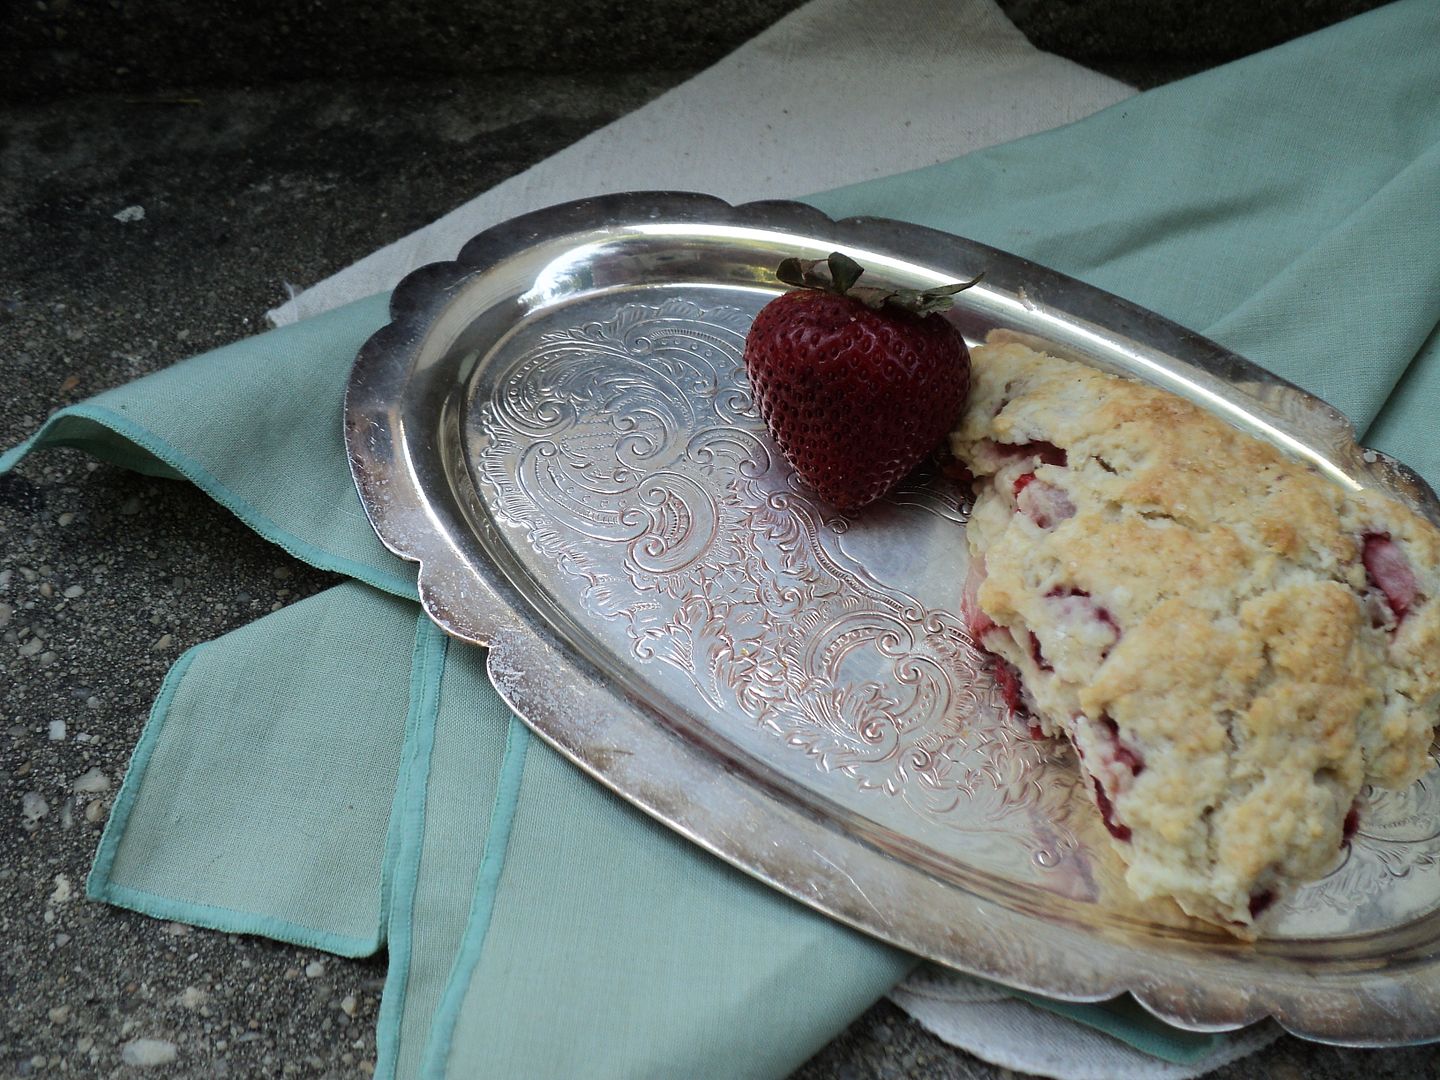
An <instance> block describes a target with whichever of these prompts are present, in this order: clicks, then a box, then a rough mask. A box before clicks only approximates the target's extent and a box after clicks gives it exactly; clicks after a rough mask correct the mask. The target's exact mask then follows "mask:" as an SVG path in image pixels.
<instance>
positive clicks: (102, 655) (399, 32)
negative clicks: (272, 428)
mask: <svg viewBox="0 0 1440 1080" xmlns="http://www.w3.org/2000/svg"><path fill="white" fill-rule="evenodd" d="M796 6H798V4H797V3H796V2H795V0H748V2H737V3H731V4H727V5H713V6H707V7H701V6H698V5H693V4H668V5H667V4H663V3H660V2H658V0H657V2H655V3H652V4H636V5H612V4H601V3H596V2H571V3H556V4H554V5H552V6H550V7H548V8H547V9H546V12H547V15H546V17H545V19H544V20H535V19H533V18H531V19H522V18H520V17H519V16H517V15H516V14H515V12H516V11H517V10H518V9H517V7H516V6H515V5H508V6H505V5H499V4H494V3H480V4H472V5H466V6H465V8H466V10H465V12H464V13H457V10H456V9H455V7H454V6H450V7H445V8H442V7H441V6H440V5H430V4H425V3H419V4H414V5H406V6H403V7H402V6H398V5H389V6H383V7H381V8H378V9H374V10H373V11H372V12H371V13H370V14H368V15H366V14H364V12H363V11H362V9H364V10H370V9H367V8H366V6H365V5H349V4H343V5H342V4H340V3H338V2H335V0H327V2H318V0H317V2H312V3H309V4H304V5H286V6H284V8H283V11H282V10H281V9H278V8H275V7H261V6H260V5H245V4H236V3H217V4H211V5H194V4H179V3H170V2H161V0H156V2H154V3H149V4H142V3H132V2H121V0H109V2H108V3H80V2H78V0H76V2H73V3H66V2H65V0H46V2H44V3H33V4H31V3H25V4H12V5H4V6H3V7H4V10H3V11H0V65H3V69H4V70H6V71H7V76H6V78H5V81H4V83H3V84H0V96H3V97H4V98H6V99H8V100H9V103H8V104H0V252H3V258H0V444H3V445H6V446H8V445H10V444H12V443H14V442H17V441H19V440H20V439H21V438H23V437H24V436H25V435H27V434H28V433H29V432H31V431H32V430H33V429H34V428H35V427H36V426H37V425H38V424H39V423H40V422H41V421H42V420H43V419H44V417H45V416H46V415H47V414H48V413H49V412H50V411H52V410H53V409H55V408H57V407H59V406H61V405H63V404H66V403H67V402H71V401H76V400H79V399H82V398H84V397H87V396H89V395H91V394H94V393H96V392H98V391H99V390H102V389H104V388H106V387H108V386H113V385H116V384H118V383H121V382H125V381H128V380H130V379H133V378H135V377H137V376H139V375H141V374H144V373H145V372H148V371H152V370H155V369H156V368H159V367H162V366H165V365H167V364H170V363H173V362H174V361H176V360H179V359H181V358H183V357H185V356H187V355H190V354H193V353H196V352H199V351H203V350H204V349H207V348H210V347H213V346H215V345H219V344H223V343H225V342H228V341H233V340H235V339H237V338H239V337H242V336H245V335H248V334H251V333H254V332H257V331H259V330H260V329H262V328H263V327H262V324H261V313H262V312H263V311H265V310H266V309H267V308H269V307H272V306H274V305H275V304H276V303H278V302H280V301H281V300H283V299H284V297H285V295H286V290H287V288H288V287H290V286H292V285H296V286H303V285H306V284H309V283H311V282H313V281H316V280H318V279H320V278H321V277H324V276H325V275H326V274H328V273H330V272H332V271H334V270H336V269H338V268H340V267H342V266H344V265H346V264H347V263H349V262H351V261H353V260H355V259H357V258H359V257H360V256H362V255H364V254H366V253H368V252H369V251H371V250H373V249H375V248H377V247H379V246H381V245H382V244H384V243H387V242H388V241H390V240H393V239H395V238H397V237H399V236H401V235H403V234H404V233H406V232H408V231H410V230H411V229H413V228H415V227H417V226H419V225H421V224H424V223H425V222H427V221H430V220H432V219H433V218H435V217H437V216H439V215H440V214H441V213H443V212H445V211H447V210H449V209H451V208H452V207H453V206H455V205H457V204H459V203H460V202H463V201H464V200H465V199H467V198H469V197H471V196H473V195H474V194H476V193H478V192H480V191H482V190H484V189H486V188H488V187H490V186H491V185H493V184H495V183H497V182H498V181H500V180H502V179H504V178H505V177H507V176H510V175H513V174H514V173H516V172H518V171H520V170H522V169H524V168H525V167H527V166H529V165H530V164H533V163H534V162H536V161H539V160H541V159H542V158H544V157H545V156H547V155H548V154H550V153H552V152H554V151H555V150H558V149H560V148H561V147H563V146H565V145H567V144H568V143H570V142H572V141H574V140H575V139H577V138H579V137H580V136H582V135H584V134H585V133H587V132H589V131H591V130H593V129H594V128H596V127H598V126H600V125H602V124H604V123H606V122H608V121H609V120H611V119H613V118H615V117H617V116H619V115H622V114H623V113H625V112H626V111H628V110H630V109H633V108H635V107H636V106H638V105H640V104H641V103H643V102H644V101H647V100H649V99H650V98H651V97H653V96H654V95H656V94H658V93H659V92H661V91H663V90H664V89H666V88H668V87H669V86H672V85H674V84H676V83H678V82H680V81H682V80H683V79H684V78H686V77H688V76H689V75H690V74H693V73H694V71H696V70H698V69H699V68H700V67H702V66H703V65H705V64H706V63H709V62H710V61H712V60H714V59H716V58H718V57H719V56H721V55H723V54H724V53H725V52H727V51H729V50H730V49H732V48H734V47H735V46H736V45H738V44H740V43H741V42H742V41H743V40H744V39H745V38H747V37H749V36H750V35H751V34H753V33H754V32H756V31H758V30H759V29H761V28H762V27H764V26H765V25H767V24H768V23H769V22H770V21H773V20H774V19H775V18H778V17H780V16H781V15H783V14H784V13H785V12H787V11H789V10H791V9H793V8H794V7H796ZM1005 6H1006V7H1007V9H1008V10H1009V11H1010V12H1011V14H1012V15H1013V16H1014V17H1015V18H1016V20H1017V22H1018V23H1019V25H1021V27H1022V29H1024V30H1026V32H1027V33H1028V34H1029V35H1030V36H1031V38H1032V40H1035V41H1037V42H1038V43H1040V44H1042V45H1044V46H1046V47H1048V48H1051V49H1055V50H1057V51H1061V52H1064V53H1067V54H1070V55H1074V56H1075V57H1076V58H1077V59H1080V60H1081V61H1082V62H1087V63H1091V64H1092V65H1094V66H1099V67H1102V68H1104V69H1106V70H1109V71H1111V72H1112V73H1116V74H1120V75H1121V76H1122V77H1129V78H1131V79H1132V80H1135V81H1138V82H1141V83H1143V84H1146V85H1148V84H1151V83H1154V82H1161V81H1165V80H1166V79H1168V78H1170V77H1173V75H1175V74H1177V73H1181V72H1185V71H1189V70H1192V69H1195V68H1197V67H1204V66H1208V65H1209V64H1211V63H1214V62H1216V61H1217V60H1220V59H1226V58H1229V57H1230V56H1233V55H1236V54H1237V53H1240V52H1244V51H1248V50H1250V49H1253V48H1255V47H1260V46H1263V45H1264V44H1268V43H1270V42H1272V41H1274V40H1279V39H1283V38H1284V37H1288V36H1291V35H1293V34H1295V33H1298V32H1301V31H1303V30H1305V29H1309V28H1312V27H1314V26H1319V25H1323V24H1325V23H1327V22H1331V21H1334V20H1335V19H1336V18H1339V17H1343V16H1344V15H1347V14H1350V13H1352V12H1353V11H1355V10H1358V9H1360V8H1363V7H1367V6H1373V4H1365V3H1359V2H1354V0H1335V2H1333V3H1315V2H1306V3H1296V4H1293V5H1279V6H1278V9H1277V10H1278V14H1274V13H1271V14H1266V15H1265V17H1264V18H1260V17H1258V16H1256V17H1254V18H1249V19H1246V20H1238V21H1237V19H1233V18H1232V19H1230V20H1229V26H1228V28H1227V26H1226V25H1225V23H1226V20H1225V19H1223V18H1222V19H1220V20H1218V22H1217V20H1215V19H1209V20H1197V19H1195V18H1194V14H1195V13H1194V11H1193V10H1189V9H1191V8H1194V7H1196V5H1181V4H1177V5H1174V8H1173V11H1172V12H1171V13H1169V14H1166V13H1158V14H1157V13H1155V12H1154V9H1153V8H1152V7H1151V6H1149V5H1145V6H1143V11H1144V12H1145V18H1140V17H1138V15H1137V13H1138V12H1140V11H1141V10H1142V7H1141V5H1139V4H1138V0H1134V2H1122V0H1105V2H1097V3H1092V4H1087V5H1081V4H1075V3H1063V2H1054V0H1009V3H1008V4H1006V5H1005ZM1249 6H1250V5H1243V9H1244V10H1248V8H1249ZM722 7H723V8H724V10H723V11H721V10H720V9H721V8H722ZM1219 8H1220V10H1221V11H1222V14H1223V13H1224V12H1225V11H1229V12H1231V14H1232V15H1236V16H1238V15H1239V13H1241V12H1242V5H1240V4H1238V3H1227V4H1223V5H1219ZM617 9H624V11H625V13H624V14H621V15H617V14H615V11H616V10H617ZM287 28H288V29H287ZM402 46H403V47H402ZM402 54H403V55H404V60H403V62H402V60H401V59H398V58H399V57H401V56H402ZM121 69H123V70H121ZM417 75H423V78H418V79H417ZM136 206H138V207H142V208H143V210H144V215H143V217H138V218H137V217H136V215H135V214H134V212H131V213H130V214H129V215H122V217H129V218H132V220H119V219H117V217H116V215H117V214H119V213H120V212H121V211H124V210H126V208H128V207H136ZM331 583H332V579H331V578H329V577H327V576H326V575H324V574H321V573H318V572H316V571H314V570H311V569H309V568H307V567H305V566H303V565H302V564H299V563H297V562H295V561H293V560H291V559H289V558H288V557H287V556H285V555H284V553H282V552H280V551H279V550H278V549H276V548H274V547H271V546H270V545H268V544H266V543H265V542H263V541H261V540H260V539H258V538H257V537H256V536H255V535H254V534H253V533H251V532H250V531H249V530H248V529H246V528H245V527H244V526H242V525H240V524H239V523H237V522H236V521H235V520H233V519H232V518H231V517H229V516H228V515H227V514H226V513H225V512H223V511H221V510H220V509H218V508H217V507H216V506H215V505H214V504H213V503H211V502H210V501H209V500H208V499H207V498H205V497H204V496H203V495H201V494H200V493H198V492H197V491H195V490H193V489H191V488H189V487H188V486H186V485H184V484H180V483H171V482H165V481H158V480H150V479H146V478H143V477H139V476H135V475H133V474H129V473H125V472H122V471H120V470H118V469H114V468H111V467H109V466H98V465H96V464H94V463H92V462H89V461H87V460H86V459H85V458H84V457H83V456H82V455H80V454H78V453H74V452H69V451H59V452H49V453H46V454H44V455H41V456H38V457H35V458H33V459H32V460H30V461H28V462H26V463H25V464H24V465H23V466H22V467H21V468H20V469H19V470H18V472H17V473H16V474H15V475H14V476H12V477H9V478H5V479H3V480H0V668H3V670H4V678H3V680H0V703H3V716H0V1000H3V1001H4V1002H5V1005H4V1007H3V1008H0V1077H5V1076H28V1075H37V1076H44V1075H52V1074H55V1075H67V1076H75V1077H102V1076H124V1075H130V1074H131V1073H136V1072H140V1071H141V1070H140V1067H139V1066H136V1065H129V1064H126V1063H125V1059H124V1057H123V1056H122V1048H123V1047H124V1046H125V1045H126V1044H127V1043H132V1042H133V1041H134V1040H138V1039H152V1040H161V1041H163V1042H166V1043H170V1044H173V1048H174V1054H175V1060H174V1062H173V1063H172V1064H169V1065H163V1066H159V1067H157V1068H155V1069H154V1070H153V1072H154V1073H155V1074H156V1075H170V1076H186V1077H208V1076H234V1077H251V1076H305V1077H322V1076H323V1077H348V1076H357V1075H364V1074H365V1073H366V1071H367V1069H368V1066H369V1063H370V1062H372V1061H373V1059H374V1038H373V1028H374V1021H375V1012H376V1007H377V1004H378V999H379V994H380V990H381V987H382V984H383V976H384V963H383V960H375V961H369V962H351V961H342V960H337V959H334V958H328V957H320V956H319V955H318V954H315V953H312V952H308V951H306V950H303V949H298V948H293V947H290V946H285V945H277V944H274V943H271V942H268V941H263V940H259V939H253V938H240V937H233V936H230V935H225V934H219V933H214V932H210V931H203V930H191V929H188V928H185V927H180V926H177V925H174V924H166V923H163V922H157V921H154V920H150V919H146V918H142V917H140V916H136V915H132V914H130V913H127V912H124V911H119V910H115V909H111V908H106V907H102V906H99V905H93V904H88V903H86V902H85V901H84V900H83V899H82V894H83V882H84V876H85V874H86V872H87V870H88V868H89V863H90V859H91V858H92V856H93V854H94V850H95V845H96V842H97V840H98V837H99V832H100V827H101V824H102V823H103V820H104V814H105V812H106V810H107V809H108V805H109V802H110V800H111V799H112V798H113V797H114V794H115V791H116V789H117V788H118V786H119V782H120V778H121V776H122V775H123V771H124V767H125V763H126V761H127V759H128V756H129V753H130V750H131V748H132V747H133V746H134V743H135V740H136V739H137V737H138V735H139V731H140V727H141V725H142V724H143V722H144V718H145V716H146V714H147V711H148V709H149V705H150V701H151V699H152V698H153V696H154V694H155V692H156V689H157V688H158V686H159V683H160V680H161V678H162V677H163V675H164V673H165V671H166V669H167V668H168V666H169V665H170V664H171V663H172V662H173V661H174V660H175V659H176V658H177V657H178V656H179V655H180V653H181V652H183V651H184V650H185V649H186V648H188V647H189V646H190V645H193V644H195V643H198V642H201V641H205V640H209V639H211V638H214V637H216V636H218V635H220V634H223V633H225V632H226V631H228V630H231V629H233V628H235V627H237V626H240V625H243V624H244V623H247V622H249V621H251V620H253V619H255V618H257V617H258V616H260V615H262V614H264V613H265V612H267V611H270V610H272V609H274V608H276V607H278V606H281V605H284V604H287V603H290V602H293V601H294V600H296V599H298V598H300V597H303V596H306V595H309V594H310V593H313V592H315V591H318V590H320V589H323V588H326V587H327V586H328V585H330V584H331ZM36 642H38V644H36ZM77 787H78V788H79V790H77ZM42 803H43V808H44V813H43V814H40V815H38V816H36V813H37V811H39V809H40V807H41V804H42ZM27 810H28V811H29V812H30V814H31V816H32V818H33V821H31V822H30V823H29V824H32V825H33V826H34V827H33V828H26V827H25V826H26V824H27V822H26V821H25V813H26V811H27ZM150 1049H151V1050H152V1051H153V1052H156V1053H159V1054H160V1056H161V1057H164V1056H165V1055H166V1051H165V1049H164V1048H163V1047H161V1048H155V1047H151V1048H150ZM136 1053H137V1051H136V1050H135V1049H133V1048H132V1050H131V1054H130V1056H131V1058H132V1059H133V1058H134V1057H135V1055H136ZM1002 1072H1003V1070H996V1069H995V1068H993V1067H991V1066H988V1065H986V1064H984V1063H982V1062H979V1061H978V1060H976V1059H975V1058H973V1057H970V1056H968V1055H966V1054H963V1053H960V1052H957V1051H955V1050H952V1049H951V1048H949V1047H946V1046H945V1045H944V1044H942V1043H940V1042H938V1041H937V1040H935V1039H934V1038H932V1037H930V1036H929V1035H927V1034H926V1033H924V1032H923V1031H922V1030H920V1029H919V1028H918V1027H917V1026H916V1025H915V1024H913V1023H912V1022H910V1021H909V1020H908V1019H906V1018H905V1017H904V1015H903V1014H902V1013H900V1012H899V1010H897V1009H895V1008H894V1007H893V1006H890V1005H887V1004H880V1005H877V1006H876V1007H875V1008H874V1009H873V1010H871V1012H870V1013H868V1014H867V1015H866V1016H865V1017H863V1018H861V1019H860V1020H859V1021H858V1022H857V1023H856V1024H855V1025H854V1026H853V1027H852V1028H851V1030H850V1031H849V1032H847V1033H846V1034H845V1035H843V1036H842V1037H841V1038H839V1039H837V1040H836V1042H835V1043H833V1044H832V1045H831V1046H830V1047H828V1048H827V1049H826V1050H825V1051H823V1052H822V1053H821V1054H820V1055H819V1056H817V1057H816V1058H815V1059H814V1060H813V1061H811V1062H810V1063H809V1064H808V1065H807V1066H806V1067H805V1068H804V1069H802V1070H801V1071H800V1073H799V1074H798V1075H799V1076H800V1077H803V1078H804V1080H821V1078H827V1077H844V1078H854V1080H873V1078H880V1077H907V1078H908V1077H925V1078H937V1080H938V1078H959V1077H995V1076H998V1075H1001V1074H1002ZM1217 1075H1221V1076H1224V1077H1226V1078H1227V1080H1235V1078H1239V1077H1249V1076H1267V1075H1269V1076H1276V1077H1287V1078H1289V1077H1360V1076H1375V1077H1389V1076H1394V1077H1402V1076H1403V1077H1411V1076H1436V1075H1440V1070H1437V1066H1436V1064H1435V1061H1434V1055H1433V1054H1432V1052H1431V1051H1428V1050H1423V1049H1415V1050H1399V1051H1385V1052H1357V1051H1341V1050H1335V1049H1332V1048H1326V1047H1317V1046H1310V1045H1305V1044H1302V1043H1300V1042H1298V1041H1296V1040H1290V1039H1287V1040H1283V1041H1282V1042H1280V1043H1279V1044H1277V1045H1276V1046H1275V1047H1273V1048H1272V1049H1270V1050H1267V1051H1265V1052H1263V1053H1262V1054H1260V1055H1258V1056H1256V1057H1255V1058H1252V1059H1249V1060H1247V1061H1245V1062H1243V1063H1241V1064H1239V1065H1236V1066H1233V1067H1231V1068H1230V1069H1228V1070H1226V1071H1224V1072H1223V1073H1221V1074H1217Z"/></svg>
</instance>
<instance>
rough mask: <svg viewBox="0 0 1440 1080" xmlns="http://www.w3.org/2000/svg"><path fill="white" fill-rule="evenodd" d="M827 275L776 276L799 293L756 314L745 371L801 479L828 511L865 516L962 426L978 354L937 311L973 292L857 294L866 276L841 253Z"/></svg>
mask: <svg viewBox="0 0 1440 1080" xmlns="http://www.w3.org/2000/svg"><path fill="white" fill-rule="evenodd" d="M820 265H821V263H820V261H819V260H808V261H802V260H800V259H786V260H785V261H784V262H782V263H781V264H780V266H779V268H778V269H777V270H776V271H775V276H776V277H778V278H779V279H780V280H781V281H783V282H785V283H786V284H787V285H794V286H796V288H795V289H794V290H792V291H791V292H787V293H785V294H784V295H782V296H778V297H776V298H775V299H774V300H772V301H770V303H768V304H766V305H765V307H764V308H762V309H761V310H760V313H759V314H758V315H756V316H755V322H754V323H753V324H752V325H751V327H750V334H749V337H747V338H746V340H745V367H746V370H747V371H748V372H749V373H750V385H751V389H752V390H753V391H754V394H755V403H756V405H757V406H759V409H760V415H761V416H762V417H763V418H764V419H765V423H766V425H767V426H768V427H769V429H770V434H771V435H772V436H774V438H775V441H776V442H777V443H778V444H779V445H780V449H781V450H782V451H783V452H784V454H785V456H786V458H788V459H789V461H790V464H791V465H793V466H794V468H795V471H796V472H797V473H799V474H800V476H801V477H803V478H804V479H805V480H806V481H807V482H808V483H809V484H810V486H811V487H813V488H814V489H815V490H816V491H817V492H818V493H819V494H820V496H821V498H823V499H825V500H826V501H827V502H829V503H831V504H832V505H834V506H835V507H837V508H838V509H841V510H856V509H859V508H860V507H862V506H864V505H865V504H866V503H870V502H873V501H874V500H876V499H878V498H880V497H881V496H882V495H885V494H886V493H887V492H889V491H890V490H891V489H892V488H893V487H895V485H896V484H898V483H899V482H900V481H901V480H902V479H904V478H905V476H906V475H907V474H909V472H910V471H911V470H912V469H914V468H915V466H916V465H918V464H919V463H920V462H921V461H922V460H923V459H924V458H925V457H926V455H928V454H929V453H930V452H931V451H932V450H934V449H935V448H936V446H937V445H939V443H940V441H941V440H942V439H944V438H945V436H946V434H948V433H949V431H950V430H951V428H953V427H954V426H955V424H956V422H957V421H958V419H959V417H960V411H961V409H962V408H963V407H964V405H965V395H966V393H967V392H968V390H969V388H970V353H969V351H968V350H967V349H966V348H965V341H964V339H963V338H962V337H961V336H960V332H959V331H958V330H956V329H955V327H954V326H953V325H952V324H951V323H950V322H949V321H948V320H946V319H945V318H944V317H943V316H942V315H940V314H938V312H940V311H941V310H943V309H944V308H946V307H949V306H950V303H951V302H952V300H953V297H954V294H955V293H957V292H959V291H960V290H961V289H966V288H969V287H970V286H971V285H973V284H975V282H974V281H969V282H965V283H962V284H958V285H949V286H946V287H944V288H941V289H934V290H931V291H928V292H916V291H914V290H908V289H871V288H864V287H862V288H855V287H854V285H855V280H856V279H857V278H858V277H859V276H860V275H861V274H862V273H864V270H863V269H862V268H861V267H860V266H859V264H857V263H856V262H855V261H854V260H853V259H850V258H848V257H847V256H845V255H843V254H841V253H840V252H838V251H837V252H835V253H833V254H832V255H831V256H830V258H829V259H828V260H826V264H825V265H828V268H829V274H828V275H822V274H820V273H819V272H818V271H817V269H816V268H817V267H818V266H820ZM975 280H976V281H978V280H979V278H976V279H975Z"/></svg>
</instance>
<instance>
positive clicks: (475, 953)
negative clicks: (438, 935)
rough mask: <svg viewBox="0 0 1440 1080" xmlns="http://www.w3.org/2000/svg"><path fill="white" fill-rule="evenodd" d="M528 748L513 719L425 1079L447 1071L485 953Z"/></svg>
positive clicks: (423, 1069) (424, 1065) (525, 732)
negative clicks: (473, 984)
mask: <svg viewBox="0 0 1440 1080" xmlns="http://www.w3.org/2000/svg"><path fill="white" fill-rule="evenodd" d="M529 745H530V729H529V728H527V727H526V726H525V725H524V724H523V723H522V722H521V721H520V720H519V719H518V718H517V717H515V716H513V715H512V716H511V717H510V726H509V730H508V731H507V732H506V733H505V752H504V755H503V756H502V758H501V764H500V778H499V782H498V783H497V785H496V789H495V804H494V807H493V808H492V809H491V811H490V831H489V835H487V836H486V838H485V853H484V855H483V856H482V857H481V859H480V869H479V871H478V872H477V873H476V875H475V895H474V898H473V900H472V901H471V905H470V916H469V918H468V920H467V921H466V925H465V936H464V938H462V939H461V942H460V951H459V952H458V953H457V954H456V957H455V965H454V967H453V968H451V971H450V978H449V979H448V980H447V981H446V984H445V992H444V993H443V994H442V995H441V998H440V1004H439V1006H438V1007H437V1008H436V1010H435V1020H434V1025H433V1026H432V1027H431V1029H430V1038H429V1039H428V1040H427V1043H426V1047H425V1055H424V1058H423V1059H422V1061H421V1065H420V1075H421V1076H422V1077H427V1078H428V1077H433V1078H434V1080H443V1078H444V1076H445V1067H446V1064H447V1060H448V1058H449V1056H450V1050H451V1046H452V1043H453V1041H454V1038H455V1027H456V1024H457V1023H458V1022H459V1018H460V1010H461V1007H462V1006H463V1005H464V1003H465V997H466V995H467V993H468V992H469V989H470V982H471V978H472V977H473V975H474V973H475V968H476V967H477V966H478V964H479V963H480V958H481V956H482V954H483V953H484V951H485V940H486V938H487V937H488V936H489V931H490V921H491V917H492V916H493V915H494V912H495V901H496V898H497V896H498V894H499V891H500V878H501V875H502V874H503V872H504V869H505V855H506V852H507V851H508V849H509V847H510V831H511V827H512V825H513V824H514V821H515V811H516V809H517V807H518V806H519V803H520V788H521V782H522V780H523V777H524V772H525V758H526V751H527V750H528V748H529Z"/></svg>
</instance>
